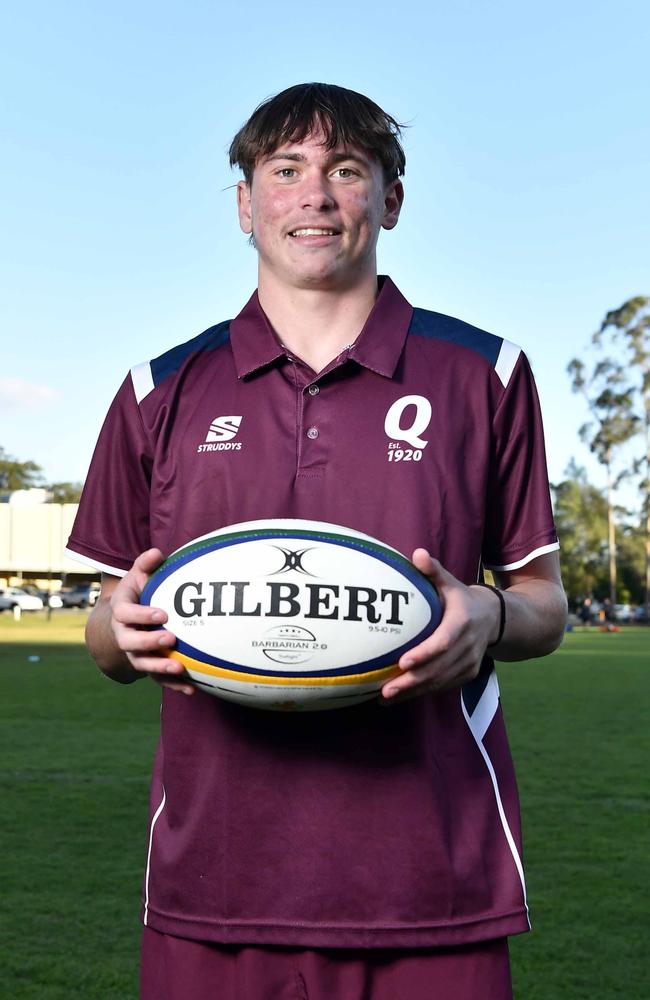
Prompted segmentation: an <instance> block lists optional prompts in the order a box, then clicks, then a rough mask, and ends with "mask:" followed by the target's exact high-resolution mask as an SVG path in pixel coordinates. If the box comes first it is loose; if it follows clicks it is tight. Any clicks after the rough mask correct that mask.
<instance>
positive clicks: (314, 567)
mask: <svg viewBox="0 0 650 1000" xmlns="http://www.w3.org/2000/svg"><path fill="white" fill-rule="evenodd" d="M141 602H142V603H143V604H149V605H153V606H155V607H158V608H162V609H163V610H164V611H166V612H167V615H168V620H167V622H166V624H165V628H166V629H168V630H169V631H170V632H173V634H174V635H175V636H176V639H177V641H176V646H175V648H174V649H172V650H170V651H169V653H168V655H169V656H172V657H173V658H174V659H176V660H179V661H180V662H181V663H182V664H183V666H184V667H185V669H186V671H187V673H188V675H189V677H190V678H191V680H192V681H193V683H194V684H195V685H196V686H197V687H199V688H200V689H201V690H203V691H207V692H209V693H210V694H213V695H217V696H218V697H221V698H225V699H227V700H230V701H235V702H239V703H240V704H244V705H250V706H253V707H255V708H265V709H275V710H279V711H281V710H286V711H291V710H296V711H304V710H311V711H314V710H320V709H333V708H343V707H346V706H349V705H356V704H358V703H360V702H363V701H367V700H368V699H371V698H376V697H377V694H378V691H379V689H380V687H381V686H382V685H383V684H384V683H385V682H386V681H387V680H388V679H389V678H390V677H393V676H395V675H396V674H398V673H399V672H400V671H399V667H398V666H397V661H398V660H399V658H400V656H401V655H402V653H404V652H405V651H406V650H407V649H410V648H411V647H413V646H415V645H417V643H419V642H421V641H422V640H423V639H424V638H425V637H426V636H427V635H429V634H430V633H431V632H433V630H434V629H435V628H436V626H437V625H438V623H439V621H440V618H441V615H442V608H441V604H440V599H439V597H438V594H437V592H436V590H435V588H434V586H433V585H432V584H431V582H430V581H429V580H428V579H427V577H425V576H424V575H423V574H422V573H420V572H419V571H418V570H417V569H416V568H415V567H414V566H413V564H412V563H411V562H409V560H408V559H406V558H405V557H404V556H403V555H402V554H401V553H400V552H398V551H397V550H396V549H393V548H390V547H389V546H387V545H384V544H383V543H382V542H380V541H378V540H377V539H376V538H371V537H370V536H369V535H364V534H361V533H360V532H358V531H353V530H351V529H350V528H343V527H340V526H339V525H336V524H329V523H327V522H321V521H304V520H268V521H247V522H245V523H243V524H232V525H230V526H229V527H227V528H223V529H221V530H220V531H215V532H212V533H211V534H209V535H203V536H202V537H201V538H197V539H195V540H194V541H192V542H189V543H188V544H187V545H183V546H182V547H181V548H180V549H178V550H177V551H176V552H174V553H173V554H172V555H171V556H170V557H169V558H168V559H167V560H166V561H165V562H164V563H163V564H162V565H161V566H160V567H159V568H158V569H157V570H156V572H155V573H153V574H152V576H151V577H150V579H149V581H148V583H147V584H146V586H145V588H144V590H143V592H142V596H141Z"/></svg>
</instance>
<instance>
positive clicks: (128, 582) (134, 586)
mask: <svg viewBox="0 0 650 1000" xmlns="http://www.w3.org/2000/svg"><path fill="white" fill-rule="evenodd" d="M163 559H164V556H163V554H162V552H161V551H160V549H147V550H146V551H145V552H141V553H140V555H139V556H138V558H137V559H136V560H135V562H134V563H133V565H132V567H131V569H130V570H129V572H128V573H127V575H126V577H125V578H124V584H125V590H126V589H128V590H129V591H130V592H131V595H132V596H133V597H134V598H135V599H139V597H140V594H141V593H142V591H143V589H144V586H145V584H146V582H147V580H148V579H149V577H150V575H151V574H152V573H153V571H154V570H155V569H157V568H158V566H160V564H161V562H162V561H163Z"/></svg>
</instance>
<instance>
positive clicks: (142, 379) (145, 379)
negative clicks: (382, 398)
mask: <svg viewBox="0 0 650 1000" xmlns="http://www.w3.org/2000/svg"><path fill="white" fill-rule="evenodd" d="M504 343H505V341H504ZM131 382H132V384H133V391H134V393H135V398H136V399H137V401H138V405H139V404H140V403H141V402H142V400H143V399H144V397H145V396H148V395H149V393H150V392H151V390H152V389H153V388H154V384H153V375H152V374H151V364H150V362H149V361H142V362H141V363H140V364H139V365H134V367H133V368H132V369H131Z"/></svg>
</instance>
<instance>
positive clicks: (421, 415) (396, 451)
mask: <svg viewBox="0 0 650 1000" xmlns="http://www.w3.org/2000/svg"><path fill="white" fill-rule="evenodd" d="M430 423H431V403H430V402H429V400H428V399H427V398H426V396H401V397H400V398H399V399H396V400H395V402H394V403H393V405H392V406H391V407H390V408H389V410H388V413H387V414H386V419H385V420H384V430H385V432H386V436H387V437H389V438H392V440H391V442H390V444H389V445H388V461H389V462H419V461H420V459H421V458H422V452H423V450H424V449H425V448H426V446H427V444H428V441H426V440H425V439H424V438H423V437H422V436H421V435H422V434H424V432H425V431H426V429H427V427H428V426H429V424H430ZM403 425H405V426H403ZM403 442H406V443H407V444H410V445H411V447H410V448H404V447H403Z"/></svg>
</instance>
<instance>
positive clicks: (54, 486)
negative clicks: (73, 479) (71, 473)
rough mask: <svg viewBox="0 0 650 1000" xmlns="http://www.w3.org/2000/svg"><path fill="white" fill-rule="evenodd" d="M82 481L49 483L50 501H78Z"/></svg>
mask: <svg viewBox="0 0 650 1000" xmlns="http://www.w3.org/2000/svg"><path fill="white" fill-rule="evenodd" d="M82 488H83V483H49V484H48V486H47V489H48V490H49V491H50V493H51V494H52V503H79V497H80V496H81V490H82Z"/></svg>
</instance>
